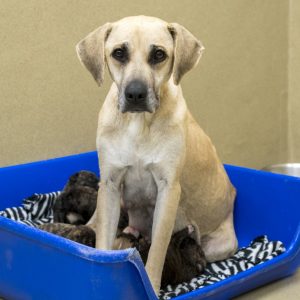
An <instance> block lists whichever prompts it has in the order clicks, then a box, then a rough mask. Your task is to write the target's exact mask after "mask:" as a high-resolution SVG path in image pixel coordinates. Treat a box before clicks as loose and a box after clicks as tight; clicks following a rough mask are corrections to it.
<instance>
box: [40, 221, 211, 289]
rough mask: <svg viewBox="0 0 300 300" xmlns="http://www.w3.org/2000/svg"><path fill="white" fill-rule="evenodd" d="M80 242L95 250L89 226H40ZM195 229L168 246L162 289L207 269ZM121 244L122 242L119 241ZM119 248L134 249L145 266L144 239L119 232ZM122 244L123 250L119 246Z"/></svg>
mask: <svg viewBox="0 0 300 300" xmlns="http://www.w3.org/2000/svg"><path fill="white" fill-rule="evenodd" d="M38 228H39V229H41V230H44V231H47V232H51V233H54V234H57V235H60V236H62V237H65V238H67V239H70V240H72V241H75V242H77V243H81V244H84V245H87V246H90V247H95V240H96V235H95V232H94V230H93V229H91V228H90V227H88V226H84V225H79V226H74V225H70V224H62V223H48V224H43V225H40V226H39V227H38ZM194 234H195V230H194V228H193V226H191V225H190V226H188V227H187V228H184V229H182V230H181V231H179V232H177V233H175V234H173V236H172V238H171V242H170V244H169V246H168V250H167V256H166V260H165V263H164V267H163V273H162V280H161V287H162V288H164V287H165V286H167V285H169V284H171V285H176V284H179V283H182V282H186V281H190V280H191V279H192V278H194V277H197V276H199V275H200V274H201V273H202V271H203V270H204V268H205V266H206V260H205V255H204V252H203V251H202V249H201V247H200V246H199V245H198V244H197V241H196V238H195V235H194ZM120 241H122V242H120ZM116 244H118V249H125V248H133V247H135V248H136V249H137V250H138V251H139V253H140V255H141V258H142V260H143V262H144V263H146V261H147V257H148V253H149V249H150V244H149V242H148V241H146V240H145V239H144V238H136V237H135V236H133V235H131V234H126V233H120V235H119V236H118V238H117V239H116ZM120 244H122V247H120Z"/></svg>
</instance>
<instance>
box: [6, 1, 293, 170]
mask: <svg viewBox="0 0 300 300" xmlns="http://www.w3.org/2000/svg"><path fill="white" fill-rule="evenodd" d="M0 3H1V10H0V33H1V43H0V82H1V84H0V95H1V96H0V102H1V103H0V112H1V116H0V128H1V130H0V140H1V148H0V166H3V165H11V164H18V163H22V162H28V161H35V160H40V159H46V158H50V157H57V156H63V155H67V154H72V153H79V152H83V151H88V150H92V149H94V148H95V131H96V121H97V113H98V110H99V109H100V106H101V103H102V101H103V99H104V96H105V94H106V92H107V90H108V87H109V83H110V81H109V80H108V77H106V82H105V85H104V87H103V88H101V89H99V88H98V87H97V86H96V84H95V82H94V81H93V80H92V78H91V76H90V75H89V74H88V73H87V71H86V70H84V69H83V67H82V66H81V65H80V63H79V61H78V60H77V57H76V54H75V50H74V46H75V44H76V43H77V42H78V41H79V40H80V39H81V38H82V37H84V36H85V35H86V34H87V33H88V32H90V31H91V30H93V29H94V28H96V27H97V26H99V25H101V24H103V23H104V22H106V21H113V20H117V19H119V18H121V17H124V16H128V15H137V14H146V15H154V16H158V17H161V18H163V19H166V20H168V21H176V22H178V23H181V24H183V25H184V26H186V27H187V28H189V29H190V30H191V31H192V32H193V33H194V34H195V35H196V36H197V37H199V38H200V39H201V40H202V41H203V43H204V45H205V47H206V52H205V55H204V56H203V58H202V60H201V62H200V65H199V67H198V68H197V69H195V70H193V71H192V72H191V73H189V74H188V75H187V76H186V77H185V78H184V80H183V88H184V94H185V96H186V99H187V102H188V105H189V107H190V109H191V110H192V112H193V113H194V115H195V117H196V118H197V120H198V121H199V123H200V124H201V125H202V127H203V128H204V129H205V130H206V131H207V133H208V134H209V135H210V136H211V137H212V139H213V141H214V143H215V145H216V147H217V149H218V152H219V154H220V156H221V158H222V159H223V161H225V162H227V163H232V164H237V165H245V166H250V167H262V166H264V165H267V164H270V163H274V162H278V161H284V160H285V159H286V157H287V134H286V133H287V112H286V109H287V59H288V55H287V41H288V34H287V30H288V27H287V22H288V19H287V18H288V1H282V0H277V1H275V0H244V1H240V0H230V1H229V0H228V1H224V0H214V1H210V0H201V1H200V0H199V1H192V0H191V1H187V0H185V1H183V0H182V1H174V0H170V1H158V0H155V1H151V4H150V2H146V1H139V0H136V1H126V3H125V2H124V1H122V0H118V1H100V0H98V1H95V0H94V1H92V0H90V1H70V0H69V1H59V0H52V1H46V0H43V1H40V0H27V1H22V0H0Z"/></svg>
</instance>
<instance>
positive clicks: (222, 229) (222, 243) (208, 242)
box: [201, 213, 238, 262]
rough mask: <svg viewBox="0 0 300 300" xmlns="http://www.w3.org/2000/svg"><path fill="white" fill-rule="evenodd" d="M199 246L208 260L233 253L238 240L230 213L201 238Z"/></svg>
mask: <svg viewBox="0 0 300 300" xmlns="http://www.w3.org/2000/svg"><path fill="white" fill-rule="evenodd" d="M201 246H202V249H203V251H204V253H205V257H206V259H207V261H208V262H214V261H218V260H223V259H226V258H228V257H230V256H231V255H233V254H234V253H235V251H236V250H237V246H238V242H237V239H236V235H235V231H234V226H233V214H232V213H230V214H229V215H228V217H227V218H226V219H225V221H224V222H223V223H222V224H221V225H220V226H219V227H218V228H217V229H216V230H215V231H213V232H212V233H210V234H208V235H205V236H203V237H202V238H201Z"/></svg>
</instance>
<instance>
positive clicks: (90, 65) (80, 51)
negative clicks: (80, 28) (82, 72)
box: [76, 23, 112, 86]
mask: <svg viewBox="0 0 300 300" xmlns="http://www.w3.org/2000/svg"><path fill="white" fill-rule="evenodd" d="M111 28H112V26H111V24H110V23H106V24H104V25H103V26H101V27H99V28H97V29H96V30H94V31H93V32H91V33H90V34H88V35H87V36H86V37H85V38H84V39H82V40H81V41H80V42H79V43H78V44H77V45H76V51H77V55H78V57H79V60H80V61H81V63H82V64H83V65H84V66H85V67H86V68H87V69H88V70H89V71H90V72H91V74H92V75H93V77H94V79H95V80H96V81H97V83H98V85H99V86H101V84H102V83H103V79H104V69H105V54H104V44H105V41H106V39H107V38H108V35H109V33H110V32H111Z"/></svg>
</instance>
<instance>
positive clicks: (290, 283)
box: [235, 269, 300, 300]
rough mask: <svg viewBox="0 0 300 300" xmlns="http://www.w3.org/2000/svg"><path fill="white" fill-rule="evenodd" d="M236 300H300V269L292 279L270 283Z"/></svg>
mask: <svg viewBox="0 0 300 300" xmlns="http://www.w3.org/2000/svg"><path fill="white" fill-rule="evenodd" d="M235 300H300V269H299V270H298V272H297V273H296V274H294V275H293V276H291V277H287V278H284V279H281V280H278V281H276V282H273V283H270V284H268V285H266V286H263V287H261V288H258V289H256V290H253V291H251V292H249V293H247V294H245V295H243V296H240V297H237V298H235Z"/></svg>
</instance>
